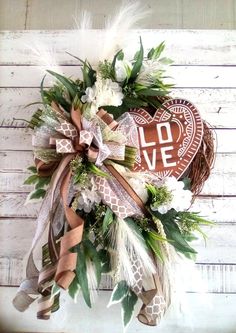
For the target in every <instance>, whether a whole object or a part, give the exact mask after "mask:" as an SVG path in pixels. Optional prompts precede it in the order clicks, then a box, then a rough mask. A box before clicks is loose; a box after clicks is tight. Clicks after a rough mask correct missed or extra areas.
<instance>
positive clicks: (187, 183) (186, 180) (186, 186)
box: [182, 177, 191, 190]
mask: <svg viewBox="0 0 236 333" xmlns="http://www.w3.org/2000/svg"><path fill="white" fill-rule="evenodd" d="M182 182H183V183H184V190H190V189H191V179H190V178H188V177H184V178H183V179H182Z"/></svg>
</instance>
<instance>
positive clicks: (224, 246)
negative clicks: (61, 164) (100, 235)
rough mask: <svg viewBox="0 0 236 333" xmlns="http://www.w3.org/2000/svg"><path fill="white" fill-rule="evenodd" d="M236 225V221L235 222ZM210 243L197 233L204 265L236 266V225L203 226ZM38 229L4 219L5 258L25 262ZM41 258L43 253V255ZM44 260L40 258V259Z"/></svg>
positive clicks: (28, 221)
mask: <svg viewBox="0 0 236 333" xmlns="http://www.w3.org/2000/svg"><path fill="white" fill-rule="evenodd" d="M235 222H236V221H235ZM202 229H203V231H205V232H206V233H207V235H208V240H207V242H205V241H204V239H203V238H202V236H201V235H200V234H198V233H196V235H197V237H198V240H197V241H194V242H193V243H192V245H193V247H194V248H195V249H196V250H197V252H198V256H197V262H198V263H201V264H212V263H213V264H224V263H228V264H231V263H235V264H236V251H233V249H234V248H235V247H236V238H235V236H234V235H235V233H236V223H230V224H228V223H226V222H222V223H218V224H216V225H215V226H214V227H203V228H202ZM35 230H36V219H32V218H2V219H1V223H0V235H1V243H0V253H1V256H2V257H8V258H18V259H22V258H23V257H24V256H25V255H26V254H27V252H28V250H29V248H30V245H31V241H32V238H33V235H34V232H35ZM39 256H40V254H39ZM38 258H40V257H38Z"/></svg>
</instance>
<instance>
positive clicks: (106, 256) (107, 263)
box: [98, 249, 111, 273]
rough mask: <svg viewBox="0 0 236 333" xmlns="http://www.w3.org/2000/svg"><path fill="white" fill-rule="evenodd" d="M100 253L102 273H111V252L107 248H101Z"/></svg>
mask: <svg viewBox="0 0 236 333" xmlns="http://www.w3.org/2000/svg"><path fill="white" fill-rule="evenodd" d="M98 255H99V258H100V260H101V264H102V273H109V272H110V271H111V260H110V253H109V252H108V251H107V250H105V249H100V250H99V251H98Z"/></svg>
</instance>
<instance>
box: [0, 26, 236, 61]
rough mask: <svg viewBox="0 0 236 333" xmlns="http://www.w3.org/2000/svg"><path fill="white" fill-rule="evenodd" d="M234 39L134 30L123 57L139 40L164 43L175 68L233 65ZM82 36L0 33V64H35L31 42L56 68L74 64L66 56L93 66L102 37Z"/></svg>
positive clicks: (222, 34) (223, 34)
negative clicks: (51, 54) (53, 58)
mask: <svg viewBox="0 0 236 333" xmlns="http://www.w3.org/2000/svg"><path fill="white" fill-rule="evenodd" d="M235 35H236V32H235V31H230V30H219V31H216V30H215V31H205V30H158V31H157V30H136V31H134V32H132V33H130V36H131V38H132V40H131V41H129V43H128V45H127V46H128V50H127V56H128V58H130V59H132V56H133V52H134V50H137V49H138V47H139V45H138V44H139V36H142V40H143V43H144V47H145V48H146V49H148V48H150V47H153V46H154V45H157V44H159V43H161V42H162V41H163V40H164V41H165V42H166V56H169V57H171V58H174V60H175V63H176V64H182V65H189V64H191V65H235V64H236V45H235V42H234V41H235ZM85 36H86V38H84V40H83V43H81V35H80V34H79V33H78V31H74V32H73V31H63V30H60V31H43V32H40V31H14V32H10V31H9V32H1V34H0V40H1V45H2V50H1V55H0V64H2V65H3V64H10V65H14V64H21V65H29V64H36V63H37V62H38V61H37V60H36V59H35V58H34V56H33V52H32V50H31V49H30V47H31V48H32V46H34V45H35V44H36V42H35V41H37V43H38V48H41V49H42V45H47V46H49V49H50V50H54V52H55V53H56V55H57V57H56V58H57V60H58V62H59V63H60V64H74V63H76V61H75V59H73V58H72V57H68V55H67V54H66V52H71V53H72V54H74V55H77V56H79V57H80V58H82V59H83V58H87V59H89V60H90V61H91V62H93V60H94V56H97V54H98V52H99V50H101V45H102V40H103V36H104V33H103V32H102V31H101V30H90V31H86V32H85ZM79 41H80V42H79ZM91 46H92V47H91ZM94 50H96V51H94Z"/></svg>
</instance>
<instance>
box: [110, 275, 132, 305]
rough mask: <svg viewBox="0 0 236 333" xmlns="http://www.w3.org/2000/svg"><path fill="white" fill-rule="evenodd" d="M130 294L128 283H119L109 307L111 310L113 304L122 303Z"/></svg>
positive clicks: (113, 292)
mask: <svg viewBox="0 0 236 333" xmlns="http://www.w3.org/2000/svg"><path fill="white" fill-rule="evenodd" d="M128 292H129V286H128V285H127V283H126V281H124V280H122V281H120V282H118V283H117V284H116V285H115V287H114V289H113V291H112V294H111V298H110V301H109V303H108V305H107V307H108V308H109V307H110V306H111V305H113V304H117V303H120V302H121V301H122V300H123V298H124V297H125V296H126V295H127V294H128Z"/></svg>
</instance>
